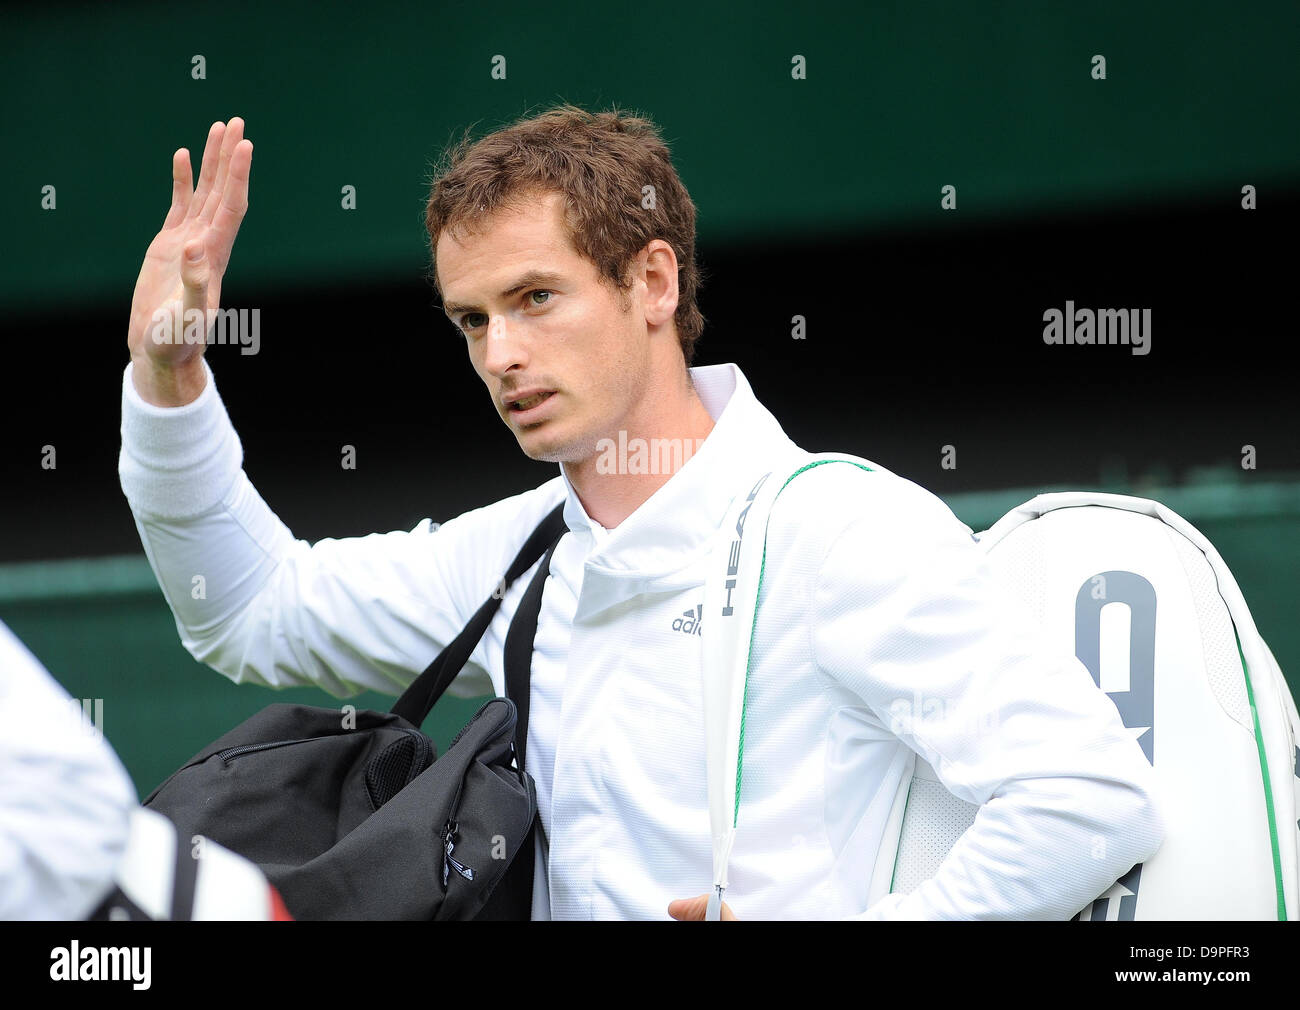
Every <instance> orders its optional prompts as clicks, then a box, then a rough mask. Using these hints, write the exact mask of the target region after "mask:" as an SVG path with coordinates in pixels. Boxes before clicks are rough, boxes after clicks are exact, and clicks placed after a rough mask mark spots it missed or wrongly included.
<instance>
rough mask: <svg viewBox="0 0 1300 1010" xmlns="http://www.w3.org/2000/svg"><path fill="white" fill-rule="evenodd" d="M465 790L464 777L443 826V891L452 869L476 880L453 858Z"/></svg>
mask: <svg viewBox="0 0 1300 1010" xmlns="http://www.w3.org/2000/svg"><path fill="white" fill-rule="evenodd" d="M486 708H487V705H486V704H485V705H484V706H483V708H480V709H479V710H478V711H477V712H475V713H474V718H473V719H470V721H469V722H467V723H466V724H465V725H464V726H463V727H461V731H460V732H459V733H457V734H456V736H455V739H453V740H452V741H451V743H450V744H448V745H447V750H448V752H450V751H451V749H452V747H455V746H456V743H457V742H458V741H459V740H460V738H461V737H463V736H464V735H465V732H466V731H467V730H468V729H469V728H470V726H472V725H473V724H474V721H475V720H476V719H477V718H478V717H479V716H480V715H482V714H483V712H484V711H485V710H486ZM511 732H513V727H512V729H511ZM499 735H500V734H498V736H499ZM495 739H497V737H496V736H494V737H490V738H489V739H487V740H485V741H483V742H484V744H489V743H491V742H492V741H493V740H495ZM464 788H465V779H464V777H463V776H462V777H461V780H460V781H459V782H458V783H457V784H456V795H455V796H454V797H452V801H451V812H450V813H449V814H448V815H447V823H446V824H445V825H443V829H442V839H441V841H442V889H443V890H444V891H445V890H446V889H447V881H448V879H449V878H450V876H451V870H452V868H455V870H456V872H457V873H459V874H460V875H461V876H462V877H464V878H465V879H466V880H473V879H474V870H473V868H472V867H469V866H466V865H465V864H464V863H462V862H460V861H459V860H457V859H456V858H454V857H453V856H452V853H453V852H454V851H455V850H456V835H457V834H458V833H459V830H460V824H459V822H457V820H456V814H457V813H458V812H459V810H460V794H461V792H462V790H464Z"/></svg>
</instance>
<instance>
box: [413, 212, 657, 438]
mask: <svg viewBox="0 0 1300 1010" xmlns="http://www.w3.org/2000/svg"><path fill="white" fill-rule="evenodd" d="M437 263H438V275H439V280H440V282H441V288H442V292H443V296H444V299H443V300H444V303H445V308H446V312H447V315H448V317H449V318H451V320H452V321H453V322H454V323H455V324H456V325H457V326H458V327H460V329H461V330H462V331H463V332H464V334H465V340H466V344H467V346H468V349H469V357H470V362H471V363H472V364H473V366H474V370H475V371H476V372H478V374H479V378H481V379H482V380H483V383H484V385H486V386H487V388H488V392H489V393H490V394H491V396H492V400H493V403H494V404H495V406H496V409H497V413H498V414H500V415H501V417H502V419H503V420H504V421H505V423H506V425H507V426H508V427H509V428H510V430H511V431H513V432H514V434H515V438H517V439H518V440H519V447H520V448H521V449H523V451H524V454H525V455H527V456H529V457H531V458H532V459H538V460H547V461H550V462H570V463H577V462H581V461H582V460H585V459H587V458H588V457H590V456H592V455H594V454H595V453H596V451H597V450H596V443H597V441H598V440H599V439H601V438H605V437H611V438H613V437H616V436H615V434H614V433H615V432H616V431H617V429H618V428H620V427H627V426H628V424H629V421H628V415H629V414H631V413H632V412H633V411H634V410H635V409H636V406H637V404H638V403H639V401H640V400H641V398H642V396H643V395H644V391H645V388H646V384H647V382H648V381H649V379H650V375H649V374H648V373H649V371H650V358H649V338H648V335H647V326H646V320H645V318H644V316H643V314H642V313H640V312H639V311H638V308H639V297H638V289H637V288H636V286H634V287H633V290H632V293H631V294H630V295H627V296H625V298H621V297H620V295H619V292H617V291H616V290H615V289H614V288H613V287H612V286H611V285H609V284H604V283H601V281H600V275H599V271H598V270H597V268H596V265H595V264H594V263H592V262H591V261H590V260H588V259H586V258H584V257H583V256H580V255H579V254H578V253H577V252H576V251H575V250H574V248H573V247H572V245H571V244H570V242H569V238H568V232H567V230H566V228H565V225H564V211H563V196H562V195H561V194H559V193H548V194H545V195H544V196H537V197H534V198H529V199H526V200H525V201H524V202H523V204H522V205H521V206H520V207H519V208H518V209H515V208H508V209H504V210H502V211H500V212H499V213H497V214H496V215H495V216H494V217H493V218H492V219H491V221H490V222H489V223H488V227H487V228H486V229H485V230H484V231H482V232H481V233H480V234H477V235H467V236H465V237H464V241H463V242H461V241H459V240H457V239H455V238H453V237H452V236H451V235H450V234H448V233H447V232H444V233H443V234H442V235H441V236H439V238H438V246H437ZM534 390H536V391H539V392H541V393H543V394H549V395H545V398H544V399H543V400H541V401H538V400H536V398H532V399H526V400H524V401H523V402H522V404H516V403H515V402H514V398H515V397H517V396H518V395H519V394H521V393H527V392H530V391H534ZM507 401H509V402H507ZM521 407H522V408H526V409H521Z"/></svg>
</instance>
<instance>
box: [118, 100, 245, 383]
mask: <svg viewBox="0 0 1300 1010" xmlns="http://www.w3.org/2000/svg"><path fill="white" fill-rule="evenodd" d="M243 133H244V121H243V120H242V119H240V118H239V117H237V116H236V117H234V118H232V119H231V120H230V122H229V123H228V124H227V123H220V122H218V123H213V124H212V128H211V129H210V130H209V131H208V141H207V146H206V147H205V148H204V151H203V164H202V167H201V168H200V171H199V183H198V187H197V188H194V187H193V184H192V169H191V167H190V154H189V151H187V150H186V149H185V148H180V149H179V150H178V151H176V153H175V154H173V155H172V203H171V208H170V209H169V210H168V212H167V217H166V219H165V220H164V221H163V225H162V229H161V230H160V231H159V232H158V234H157V235H155V236H154V239H153V241H152V242H150V243H149V248H148V250H147V251H146V252H145V256H144V265H143V266H142V267H141V268H140V276H139V277H137V278H136V282H135V295H134V297H133V298H132V300H131V323H130V327H129V330H128V334H127V346H128V348H129V349H130V351H131V358H132V360H134V361H140V359H142V358H147V359H148V362H149V363H150V364H152V365H155V366H161V367H176V366H179V365H182V364H184V363H185V362H187V361H189V360H190V359H193V358H196V357H197V356H198V355H200V354H202V353H203V349H204V346H205V344H204V342H203V341H202V340H199V341H197V342H194V341H193V340H192V342H191V343H188V344H187V343H185V341H184V324H185V319H186V316H187V315H188V316H189V318H191V319H193V318H195V317H194V316H193V315H192V313H191V310H194V309H201V310H203V312H204V313H205V327H204V330H203V332H204V334H206V332H207V327H208V326H210V325H211V322H212V319H213V318H214V316H213V313H214V312H215V311H216V309H217V308H218V307H219V305H220V303H221V280H222V277H223V276H224V275H225V272H226V266H227V264H228V263H229V262H230V251H231V249H232V248H233V247H234V244H235V236H236V235H237V234H238V233H239V226H240V224H241V223H242V222H243V220H244V213H245V212H246V211H247V210H248V177H249V172H250V170H251V168H252V164H253V143H252V141H250V140H245V139H244V137H243ZM187 254H189V255H190V256H195V257H196V258H188V257H187ZM160 324H161V325H160Z"/></svg>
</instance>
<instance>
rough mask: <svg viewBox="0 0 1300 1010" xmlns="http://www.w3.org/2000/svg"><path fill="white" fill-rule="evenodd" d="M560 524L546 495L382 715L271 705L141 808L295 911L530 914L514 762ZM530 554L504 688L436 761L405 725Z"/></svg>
mask: <svg viewBox="0 0 1300 1010" xmlns="http://www.w3.org/2000/svg"><path fill="white" fill-rule="evenodd" d="M565 531H566V527H565V525H564V520H563V506H562V505H559V506H556V508H555V509H554V510H553V511H552V512H551V513H550V514H549V515H548V516H547V517H546V519H545V520H543V521H542V523H541V524H540V525H539V526H538V527H537V529H536V530H534V531H533V532H532V534H531V535H530V536H529V537H528V539H527V541H526V542H525V543H524V546H523V548H522V549H521V550H520V551H519V555H518V556H517V557H516V558H515V560H514V562H513V563H512V564H511V565H510V568H509V570H508V571H507V572H506V574H505V577H504V581H503V583H502V584H501V585H499V586H498V588H497V590H496V591H494V592H493V594H492V596H491V597H490V598H489V599H488V600H487V601H486V602H485V603H484V604H483V605H482V606H481V607H480V608H479V610H478V612H477V613H476V614H475V615H474V617H473V618H472V619H471V620H470V622H469V624H467V625H466V627H465V630H464V631H462V632H461V633H460V635H459V636H457V637H456V639H455V640H453V641H452V642H451V643H450V644H449V645H448V646H447V647H446V648H445V649H444V650H443V651H442V653H441V654H440V655H439V656H438V658H437V659H435V660H434V661H433V662H432V663H431V664H429V667H428V669H426V670H425V671H424V672H423V673H422V674H421V675H420V676H419V677H418V678H417V679H416V680H415V681H414V682H413V683H412V684H411V686H410V687H409V688H407V690H406V691H405V693H403V695H402V696H401V698H400V699H398V701H397V704H396V705H394V706H393V709H392V711H391V712H386V713H385V712H375V711H369V710H362V711H357V712H355V715H354V716H353V715H349V716H348V718H347V720H346V722H347V723H348V727H347V728H345V719H344V715H343V713H342V712H341V711H340V710H339V709H337V708H317V707H313V706H308V705H290V704H277V705H270V706H268V707H267V708H265V709H263V710H262V711H261V712H259V713H258V714H257V715H255V716H253V717H252V718H251V719H248V720H247V721H246V722H244V723H242V724H241V725H239V726H237V727H236V728H235V729H233V730H231V731H230V732H229V733H227V734H226V735H225V736H223V737H221V738H220V739H219V740H216V741H215V742H213V743H212V744H210V745H209V746H207V747H205V748H204V749H203V750H202V751H200V752H199V753H198V754H196V755H195V756H194V757H193V758H192V759H191V760H190V761H188V762H187V763H186V764H185V765H184V766H183V767H182V768H180V769H179V770H178V771H177V772H175V773H174V774H173V775H172V776H171V777H169V778H168V779H167V780H166V781H165V782H163V783H162V785H160V786H159V787H158V788H157V789H155V790H154V791H153V792H152V793H150V794H149V796H148V797H147V798H146V799H145V801H144V805H145V806H146V807H149V808H150V809H152V810H156V811H157V812H159V813H161V814H164V815H165V816H167V817H168V818H169V819H171V821H172V822H173V823H175V825H176V827H177V830H178V832H179V836H180V838H181V839H191V838H192V837H193V836H195V835H202V836H204V837H206V838H210V839H212V840H213V841H215V842H217V843H219V844H220V845H223V846H225V847H226V848H228V849H230V850H231V851H232V852H236V853H238V854H239V855H242V856H245V857H246V858H248V859H250V860H252V861H253V862H255V863H257V864H258V866H259V867H260V868H261V869H262V871H263V872H264V873H265V874H266V876H267V879H268V880H270V882H271V883H272V884H273V885H274V886H275V887H276V889H277V890H278V891H279V892H280V894H281V896H282V897H283V899H284V903H285V905H286V907H287V908H288V910H289V912H290V913H291V914H292V915H293V916H294V918H296V919H474V918H479V919H529V918H530V917H531V907H532V890H533V887H532V883H533V869H534V868H533V862H534V849H533V846H534V841H533V831H534V822H535V820H536V816H537V794H536V788H535V786H534V783H533V779H532V776H531V775H529V774H528V773H527V772H526V771H524V770H523V756H524V747H525V745H526V741H527V735H528V683H529V670H530V666H531V658H532V643H533V636H534V633H535V632H536V629H537V616H538V612H539V609H540V606H541V595H542V588H543V585H544V583H545V580H546V577H547V574H548V572H549V568H550V560H551V554H552V553H553V552H554V550H555V546H556V544H557V543H558V542H559V539H560V537H561V536H563V534H564V532H565ZM543 553H544V556H543ZM539 557H542V563H541V565H539V566H538V569H537V573H536V574H535V575H534V577H533V579H532V582H531V583H530V585H529V587H528V589H527V591H526V592H525V593H524V596H523V598H522V600H521V601H520V605H519V609H518V611H517V612H516V614H515V616H514V618H513V620H512V622H511V626H510V631H509V634H508V636H507V639H506V648H505V651H506V670H507V697H505V698H493V699H491V700H490V701H488V702H486V703H485V704H484V705H483V707H482V708H480V709H479V711H478V713H477V714H476V715H475V716H474V718H473V719H471V720H470V721H469V722H468V723H467V724H466V725H465V727H464V728H463V729H462V730H461V731H460V733H458V734H457V736H456V738H455V739H454V740H453V741H452V742H451V745H450V746H449V747H448V749H447V753H445V754H444V755H443V756H442V757H437V753H436V748H435V746H434V743H433V741H432V740H431V739H429V737H427V736H426V735H425V734H424V733H423V732H422V731H421V730H420V728H419V727H420V726H421V725H422V724H423V723H424V720H425V718H426V717H427V716H428V714H429V712H430V710H431V709H432V708H433V706H434V703H435V702H437V700H438V698H439V697H441V695H442V694H443V692H444V691H445V690H446V688H447V686H448V685H449V684H450V683H451V682H452V680H453V679H454V678H455V677H456V675H457V674H458V673H459V672H460V670H461V669H462V668H463V667H464V665H465V663H466V661H467V660H468V659H469V657H470V655H471V654H472V653H473V651H474V649H475V648H476V647H477V645H478V643H479V640H480V639H481V638H482V637H483V634H484V633H485V632H486V630H487V627H488V624H489V623H490V622H491V620H492V617H493V615H494V614H495V613H496V611H497V609H498V608H499V607H500V606H501V600H502V598H503V596H504V587H505V586H508V585H510V584H511V583H513V582H514V581H515V580H516V579H518V578H519V577H520V576H521V575H522V574H523V573H524V572H526V571H527V570H528V569H529V568H530V567H532V565H533V564H534V563H535V562H536V561H537V559H538V558H539ZM354 720H355V724H354V725H353V721H354ZM516 750H518V752H519V753H518V760H517V761H515V760H514V759H515V757H516V753H515V752H516ZM182 844H183V843H182ZM201 848H202V847H201V846H197V847H196V849H197V850H198V851H201Z"/></svg>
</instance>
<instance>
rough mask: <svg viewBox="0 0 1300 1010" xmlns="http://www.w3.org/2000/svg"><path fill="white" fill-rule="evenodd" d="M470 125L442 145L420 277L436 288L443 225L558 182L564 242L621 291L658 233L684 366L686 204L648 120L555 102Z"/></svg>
mask: <svg viewBox="0 0 1300 1010" xmlns="http://www.w3.org/2000/svg"><path fill="white" fill-rule="evenodd" d="M471 129H472V128H471ZM470 132H471V130H470V129H467V130H466V131H465V134H464V136H462V138H461V139H460V141H459V142H457V143H456V144H455V145H453V146H451V147H450V148H449V149H448V150H446V151H445V152H444V153H443V155H442V160H441V162H440V164H439V166H438V168H437V169H436V170H435V174H434V178H433V182H432V185H431V187H430V193H429V202H428V205H427V206H426V208H425V214H424V225H425V229H426V230H427V231H428V233H429V243H430V249H431V253H430V255H431V263H432V266H431V268H430V280H431V281H432V282H433V286H434V288H435V290H437V292H438V296H439V297H440V298H441V297H442V289H441V287H440V286H439V284H438V264H437V256H438V238H439V236H440V235H441V234H442V233H443V231H445V230H447V229H451V230H452V234H460V233H462V232H465V231H470V232H472V231H473V230H474V229H475V228H476V227H478V226H481V225H482V223H483V222H484V221H485V219H486V218H488V217H489V216H490V215H491V214H492V213H493V212H494V211H496V210H497V209H499V208H501V207H505V206H509V205H511V204H514V203H517V202H519V201H521V200H522V199H525V198H527V197H528V196H531V195H534V194H537V193H547V192H559V193H562V194H563V195H564V198H565V201H564V205H565V220H566V222H567V223H568V227H569V237H570V241H571V242H572V243H573V246H574V248H575V249H576V250H577V251H578V252H579V253H580V254H581V255H583V256H585V257H586V258H587V259H589V260H591V261H592V262H593V263H594V264H595V265H596V267H597V269H598V270H599V271H600V274H601V277H602V278H604V279H607V280H608V281H609V282H610V283H612V284H613V285H614V286H616V287H617V288H618V290H619V291H621V292H624V293H626V292H627V291H628V290H630V289H631V286H632V285H631V280H630V278H629V277H628V271H629V268H630V267H631V264H632V261H633V259H635V257H636V255H637V254H638V253H639V252H640V251H641V250H642V249H644V248H645V246H646V244H647V243H648V242H650V241H651V240H652V239H656V238H658V239H663V240H664V241H665V242H667V243H668V244H669V245H671V246H672V247H673V252H674V253H675V254H676V255H677V289H678V301H677V311H676V312H675V313H674V316H673V319H674V322H675V323H676V325H677V337H678V339H679V340H680V342H681V346H682V356H683V357H684V358H685V360H686V364H687V366H689V365H690V364H691V362H692V361H693V360H694V357H695V343H696V341H698V340H699V338H700V334H701V333H702V332H703V330H704V316H703V315H701V314H700V310H699V307H698V305H696V294H697V292H698V291H699V288H700V285H701V284H702V282H703V277H702V274H701V270H700V267H699V265H698V264H697V263H696V262H695V204H694V203H692V202H691V198H690V195H689V194H688V193H687V192H686V187H685V186H684V185H683V184H682V180H681V178H680V177H679V176H678V175H677V170H676V169H675V168H673V164H672V159H671V157H670V155H669V151H668V146H667V145H666V144H665V143H664V141H663V139H662V137H661V136H660V134H659V129H658V127H656V126H655V124H654V123H653V122H651V121H650V120H649V119H643V118H640V117H638V116H629V115H625V114H622V113H620V112H619V111H618V110H617V109H611V110H610V111H608V112H597V113H591V112H587V111H586V110H585V109H581V108H579V107H577V106H575V105H569V104H564V105H558V106H555V107H553V108H551V109H548V110H547V111H546V112H543V113H542V114H541V115H538V116H534V117H532V118H525V119H519V120H517V121H516V122H515V123H513V124H512V125H510V126H508V127H505V128H503V129H500V130H497V131H495V132H493V133H489V134H488V135H487V136H485V137H483V138H482V139H480V140H478V141H476V142H472V141H471V140H470ZM647 186H653V187H654V189H653V193H652V194H651V192H650V191H647V190H645V189H643V187H647ZM647 200H652V202H651V206H650V207H646V206H645V202H646V201H647Z"/></svg>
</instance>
